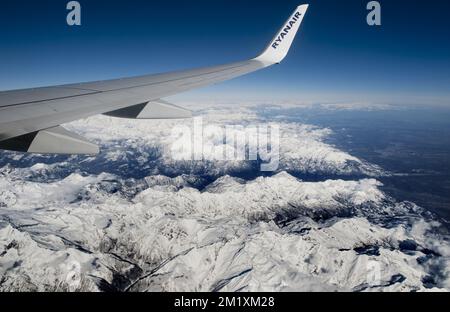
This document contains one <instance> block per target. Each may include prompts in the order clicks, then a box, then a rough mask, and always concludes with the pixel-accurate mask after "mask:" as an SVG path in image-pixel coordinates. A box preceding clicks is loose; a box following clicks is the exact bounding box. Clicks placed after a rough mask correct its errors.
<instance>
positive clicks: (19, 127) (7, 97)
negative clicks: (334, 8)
mask: <svg viewBox="0 0 450 312" xmlns="http://www.w3.org/2000/svg"><path fill="white" fill-rule="evenodd" d="M307 8H308V5H301V6H299V7H297V8H296V10H295V11H294V13H293V14H292V15H291V16H290V17H289V19H288V20H287V21H286V23H285V24H284V25H283V27H282V28H281V30H280V31H279V32H278V33H277V35H276V36H275V38H274V39H273V40H272V41H271V42H270V44H269V45H268V47H267V48H266V49H265V51H264V52H263V53H262V54H260V55H259V56H258V57H256V58H253V59H250V60H247V61H242V62H236V63H231V64H226V65H220V66H213V67H206V68H200V69H193V70H184V71H178V72H172V73H166V74H155V75H146V76H140V77H133V78H125V79H115V80H108V81H97V82H90V83H79V84H71V85H63V86H55V87H45V88H37V89H26V90H16V91H6V92H0V149H9V150H16V151H26V152H37V153H62V154H67V153H68V154H79V153H87V154H93V153H96V152H98V149H95V148H92V146H91V145H89V144H90V143H88V142H86V141H84V140H83V139H82V138H79V137H78V136H77V135H75V134H70V135H69V132H68V131H67V130H65V129H64V128H62V127H59V125H61V124H63V123H67V122H71V121H74V120H77V119H81V118H85V117H89V116H92V115H96V114H106V115H110V116H116V117H123V118H137V119H161V118H186V117H190V112H188V111H187V110H185V109H183V108H180V107H177V106H174V105H172V104H170V103H167V102H165V101H163V100H160V99H161V98H163V97H167V96H170V95H174V94H177V93H180V92H184V91H188V90H191V89H194V88H199V87H203V86H207V85H211V84H215V83H218V82H222V81H226V80H229V79H232V78H235V77H239V76H242V75H244V74H247V73H251V72H254V71H256V70H259V69H262V68H265V67H268V66H271V65H274V64H278V63H280V62H281V61H282V60H283V59H284V58H285V56H286V55H287V53H288V51H289V48H290V46H291V44H292V42H293V40H294V38H295V35H296V33H297V31H298V29H299V27H300V24H301V22H302V20H303V17H304V15H305V13H306V10H307ZM49 129H57V131H58V132H61V131H63V130H64V135H61V134H58V135H57V137H58V144H59V145H64V144H72V145H73V146H74V147H76V148H75V150H72V149H64V148H60V149H55V148H52V147H49V146H48V145H46V144H45V143H42V140H43V141H46V138H47V137H49ZM61 129H63V130H61ZM50 137H54V135H53V136H52V135H50ZM31 138H33V140H34V141H32V143H33V142H34V143H35V144H34V146H37V143H38V142H39V143H40V144H38V146H40V147H39V149H30V147H31V146H33V144H32V143H30V139H31ZM38 138H44V139H41V140H38V141H36V140H37V139H38ZM74 138H76V140H78V141H77V142H78V143H79V144H78V145H77V144H73V140H75V139H74ZM81 142H83V143H86V144H82V143H81Z"/></svg>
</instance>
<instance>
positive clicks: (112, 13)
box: [0, 0, 450, 104]
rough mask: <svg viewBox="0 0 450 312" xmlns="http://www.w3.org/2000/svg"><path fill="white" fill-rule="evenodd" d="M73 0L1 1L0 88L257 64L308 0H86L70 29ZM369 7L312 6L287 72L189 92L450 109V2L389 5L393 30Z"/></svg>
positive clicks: (321, 1)
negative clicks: (373, 20) (373, 21)
mask: <svg viewBox="0 0 450 312" xmlns="http://www.w3.org/2000/svg"><path fill="white" fill-rule="evenodd" d="M67 2H68V1H62V0H52V1H50V0H40V1H31V0H30V1H13V0H5V1H2V4H1V10H0V33H1V41H0V69H1V71H0V89H2V90H7V89H17V88H27V87H35V86H45V85H53V84H63V83H70V82H80V81H90V80H98V79H110V78H117V77H125V76H133V75H140V74H147V73H156V72H165V71H170V70H177V69H184V68H191V67H197V66H207V65H215V64H220V63H224V62H229V61H237V60H242V59H246V58H249V57H253V56H255V55H256V54H257V53H258V52H259V51H261V50H262V49H263V48H264V47H265V46H266V45H267V43H268V41H270V39H271V38H272V36H273V35H274V34H275V32H276V31H277V30H278V28H279V27H280V26H281V25H282V23H283V22H284V21H285V19H286V18H287V17H288V16H289V14H290V13H291V11H292V10H293V9H294V8H295V7H296V6H297V5H299V4H302V3H304V2H302V1H299V0H295V1H290V0H283V1H280V0H278V1H261V0H260V1H245V0H243V1H230V0H217V1H216V0H208V1H206V0H193V1H186V0H184V1H148V0H147V1H144V0H139V1H137V0H135V1H133V0H128V1H107V0H81V1H80V3H81V5H82V26H80V27H69V26H67V25H66V14H67V11H66V8H65V6H66V3H67ZM367 2H368V1H365V0H346V1H337V0H311V1H309V4H310V8H309V11H308V13H307V15H306V16H305V19H304V21H303V25H302V29H301V31H300V33H299V35H298V37H297V39H296V41H295V43H294V46H293V48H292V50H291V52H290V54H289V55H288V58H287V59H286V60H285V61H284V62H283V63H282V65H280V66H276V67H274V68H271V69H268V70H265V71H261V72H258V73H255V74H251V75H249V76H245V77H242V78H239V79H237V80H234V81H230V82H227V83H224V84H221V85H218V86H214V87H209V88H206V89H204V90H201V91H196V92H194V93H192V92H191V93H189V94H187V95H186V96H187V97H191V98H195V97H196V96H199V97H202V96H211V97H227V96H230V97H236V98H238V97H245V98H252V97H254V98H268V99H269V98H275V99H293V100H300V101H301V100H305V101H310V100H311V101H347V100H352V101H372V102H373V101H380V102H389V101H393V102H409V101H412V102H419V103H422V102H423V104H427V103H428V102H430V103H431V102H433V103H434V102H440V103H441V104H450V88H449V85H450V39H449V38H450V25H449V23H450V22H449V20H450V19H449V18H448V16H447V14H450V13H449V12H450V3H449V2H448V1H440V0H435V1H428V2H424V1H420V2H419V1H407V0H395V1H393V0H389V1H387V0H384V1H380V3H381V6H382V26H381V27H369V26H368V25H367V24H366V15H367V10H366V4H367ZM404 104H407V103H404Z"/></svg>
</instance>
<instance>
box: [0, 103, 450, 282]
mask: <svg viewBox="0 0 450 312" xmlns="http://www.w3.org/2000/svg"><path fill="white" fill-rule="evenodd" d="M202 113H203V114H204V115H205V122H206V123H210V124H218V125H226V124H233V123H240V124H244V125H245V124H247V123H252V122H264V120H261V119H260V117H259V116H258V115H257V114H256V112H255V111H254V110H252V109H249V108H245V107H244V108H241V109H239V110H238V111H236V109H235V108H220V109H214V110H209V111H203V112H202ZM175 123H180V121H127V120H119V119H112V118H108V117H94V118H90V119H87V120H83V121H79V122H75V123H72V124H70V125H68V127H70V128H71V130H74V131H78V132H79V133H82V134H83V135H85V136H88V137H89V138H90V139H92V140H94V141H97V142H99V143H102V144H104V145H103V152H102V154H101V155H100V156H99V157H97V158H94V157H65V156H39V155H23V154H15V153H5V154H4V155H2V157H1V158H0V164H1V166H2V167H1V168H0V290H1V291H12V290H30V291H31V290H40V291H44V290H46V291H51V290H59V291H66V290H67V291H76V290H87V291H108V290H120V291H289V290H291V291H300V290H302V291H317V290H338V291H348V290H350V291H394V290H395V291H398V290H400V291H425V290H449V289H450V279H449V273H450V272H449V271H450V260H449V259H450V258H449V257H450V244H449V241H448V238H449V237H448V228H447V227H446V225H445V224H443V223H442V222H441V221H439V220H438V219H437V218H435V217H434V216H433V215H432V214H430V213H428V212H427V211H425V210H424V209H422V208H420V207H418V206H417V205H415V204H413V203H410V202H399V201H397V200H395V199H394V198H391V197H389V196H388V195H387V194H385V193H384V192H383V191H382V189H381V183H380V182H379V181H377V179H376V178H377V176H379V175H381V174H389V173H386V172H384V171H383V170H382V169H381V168H379V167H378V166H376V165H373V164H369V163H367V162H365V161H364V160H361V159H358V158H356V157H354V156H351V155H349V154H348V153H346V152H344V151H341V150H339V149H337V148H336V147H334V146H331V145H329V144H327V143H326V138H327V137H328V136H330V135H332V133H331V131H330V130H329V129H321V128H317V127H314V126H310V125H303V124H297V123H282V122H281V123H280V124H279V125H280V131H281V140H280V148H281V150H280V156H281V158H280V167H279V169H278V171H277V172H274V173H273V174H270V175H262V174H261V173H259V172H258V171H257V170H256V169H255V163H252V162H251V161H236V162H225V161H212V160H211V161H194V162H189V161H176V160H173V158H172V157H171V155H170V146H171V141H170V129H171V127H172V126H173V125H175ZM183 123H186V125H187V126H189V121H183ZM209 143H211V144H213V145H214V144H216V145H217V144H222V143H221V142H216V141H212V142H209ZM308 174H317V175H319V174H320V175H321V176H323V179H319V181H305V180H302V178H301V176H302V175H308ZM346 176H347V177H348V178H347V179H345V180H341V179H339V178H338V177H340V178H345V177H346Z"/></svg>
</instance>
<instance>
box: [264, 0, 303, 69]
mask: <svg viewBox="0 0 450 312" xmlns="http://www.w3.org/2000/svg"><path fill="white" fill-rule="evenodd" d="M307 9H308V4H303V5H300V6H298V7H297V8H296V9H295V11H294V13H292V15H291V16H290V17H289V19H288V20H287V21H286V23H285V24H284V25H283V27H282V28H281V29H280V31H279V32H278V33H277V35H276V36H275V37H274V38H273V40H272V41H271V42H270V44H269V45H268V47H267V48H266V50H265V51H264V52H263V53H262V54H261V55H259V56H258V57H256V58H255V60H258V61H262V62H267V63H269V64H276V63H280V62H281V61H282V60H283V59H284V58H285V57H286V55H287V53H288V51H289V48H290V47H291V44H292V42H293V41H294V38H295V35H296V34H297V31H298V29H299V27H300V24H301V23H302V21H303V17H304V16H305V13H306V10H307Z"/></svg>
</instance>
